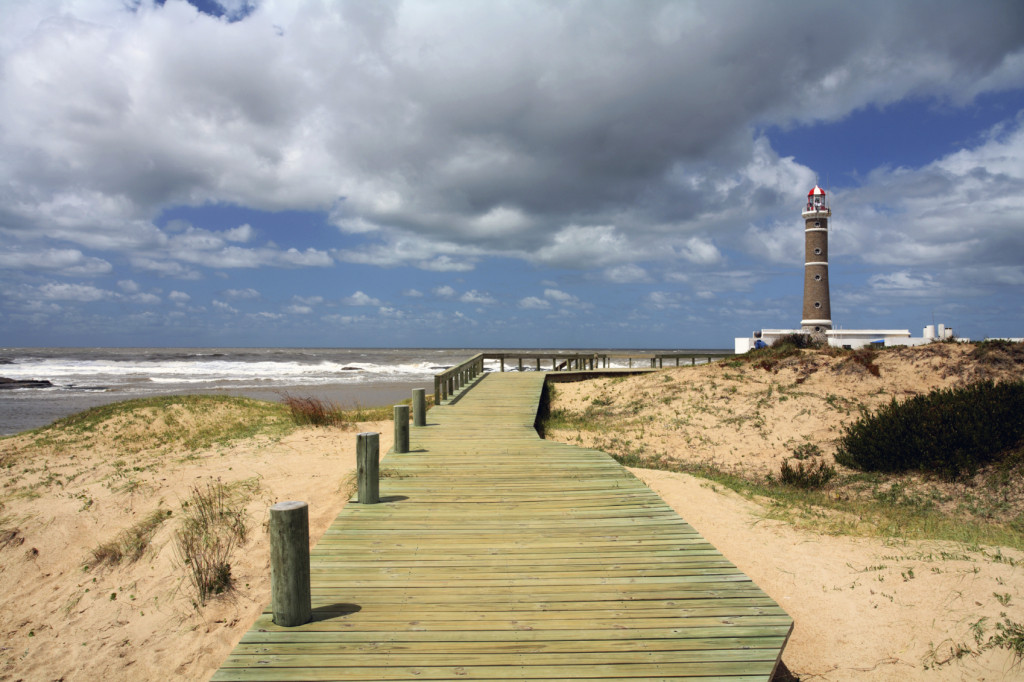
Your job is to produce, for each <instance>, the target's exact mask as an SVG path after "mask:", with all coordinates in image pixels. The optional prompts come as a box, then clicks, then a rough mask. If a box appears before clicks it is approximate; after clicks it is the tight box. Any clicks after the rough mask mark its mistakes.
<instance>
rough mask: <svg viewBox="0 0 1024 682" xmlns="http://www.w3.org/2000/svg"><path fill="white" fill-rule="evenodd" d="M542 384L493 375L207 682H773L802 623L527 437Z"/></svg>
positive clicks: (407, 460)
mask: <svg viewBox="0 0 1024 682" xmlns="http://www.w3.org/2000/svg"><path fill="white" fill-rule="evenodd" d="M543 380H544V374H543V373H538V372H515V373H505V374H500V375H498V374H485V375H483V376H482V377H477V378H474V380H473V382H472V383H471V384H470V385H468V386H465V387H463V388H461V389H460V390H458V391H457V394H456V395H455V396H454V398H453V400H452V401H451V402H450V404H447V405H441V406H437V407H434V408H433V409H431V410H430V411H429V412H428V413H427V420H426V421H427V426H422V427H415V428H413V429H411V434H410V447H409V450H410V451H409V452H407V453H400V454H399V453H394V452H392V453H389V454H388V455H387V456H386V457H385V458H384V460H383V461H382V462H381V471H382V475H383V478H382V479H381V483H380V488H381V490H380V495H381V500H382V503H381V504H375V505H348V506H346V507H345V508H344V509H343V510H342V512H341V514H339V515H338V517H337V519H335V521H334V523H332V524H331V527H330V528H329V529H328V531H327V532H326V533H325V534H324V536H323V537H322V539H321V540H320V542H319V543H318V545H317V546H316V548H314V550H313V551H312V554H311V562H310V563H311V581H312V604H313V613H314V615H313V621H312V622H310V623H307V624H306V625H302V626H300V627H295V628H284V627H281V626H278V625H276V624H274V623H273V622H272V614H271V613H270V612H269V611H266V612H265V613H264V614H263V615H261V616H260V617H259V618H258V619H257V621H256V623H255V624H254V625H253V627H252V628H251V629H250V631H249V632H248V633H247V634H246V635H245V636H244V637H243V639H242V641H241V642H240V643H239V644H238V646H237V647H236V648H235V650H234V651H233V652H232V654H231V656H229V657H228V659H227V660H226V661H225V662H224V665H223V666H222V667H221V669H220V670H219V671H218V672H217V673H216V675H215V676H214V678H213V679H214V680H270V679H275V680H278V679H280V680H406V679H419V680H442V679H489V680H538V681H539V680H623V681H626V680H628V681H630V682H641V681H644V680H668V679H688V680H712V679H715V680H721V679H729V680H737V681H739V680H744V681H748V680H749V681H753V680H760V681H762V682H763V681H765V680H768V679H769V678H770V676H771V674H772V671H773V670H774V668H775V666H776V664H777V662H778V660H779V657H780V656H781V652H782V649H783V648H784V647H785V644H786V641H787V640H788V637H789V634H790V632H791V631H792V619H791V618H790V617H789V616H788V615H787V614H786V613H785V611H783V610H782V609H781V608H780V607H779V606H778V605H777V604H776V603H775V602H774V601H773V600H772V599H771V598H770V597H768V596H767V595H766V594H764V592H763V591H762V590H761V589H760V588H758V587H757V586H756V585H755V584H754V583H753V582H751V581H750V579H749V578H748V577H747V576H746V575H744V574H743V573H742V572H741V571H739V570H738V569H737V568H736V567H735V566H734V565H733V564H732V563H731V562H729V561H728V559H727V558H725V557H723V556H722V555H721V554H720V553H719V552H718V551H717V550H716V549H715V548H714V547H713V546H712V545H710V543H708V542H707V541H706V540H704V538H702V537H701V536H700V535H699V534H698V533H697V532H696V531H695V530H694V529H693V528H692V527H691V526H690V525H689V524H687V523H686V522H685V521H684V520H683V519H681V518H679V516H678V515H677V514H676V513H675V512H674V511H672V509H671V508H669V507H668V505H666V504H665V503H664V501H662V500H661V499H660V498H659V497H658V496H657V495H655V494H654V493H653V492H651V491H650V490H649V489H648V488H646V487H645V486H644V485H643V484H641V483H640V482H639V481H638V480H637V479H636V478H634V477H633V476H632V475H631V474H629V472H628V471H626V470H625V469H623V468H622V467H621V466H619V465H618V464H617V463H616V462H615V461H614V460H612V459H611V458H610V457H609V456H608V455H606V454H604V453H602V452H599V451H596V450H589V449H582V448H574V447H572V446H567V445H562V444H557V443H548V442H546V441H543V440H541V439H540V438H538V437H537V434H536V432H535V431H534V429H533V423H534V419H535V415H536V409H537V405H538V401H539V399H540V395H541V390H542V388H543Z"/></svg>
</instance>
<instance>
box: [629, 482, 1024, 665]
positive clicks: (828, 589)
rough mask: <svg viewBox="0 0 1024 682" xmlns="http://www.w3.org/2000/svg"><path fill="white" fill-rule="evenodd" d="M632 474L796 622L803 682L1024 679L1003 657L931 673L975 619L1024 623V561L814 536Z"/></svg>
mask: <svg viewBox="0 0 1024 682" xmlns="http://www.w3.org/2000/svg"><path fill="white" fill-rule="evenodd" d="M631 471H633V473H634V474H636V475H637V476H638V477H639V478H640V479H641V480H643V481H644V482H645V483H646V484H647V485H648V486H650V487H651V489H653V490H654V491H655V492H657V493H658V494H659V495H660V496H661V497H662V498H663V499H664V500H665V501H666V502H668V504H669V505H671V506H672V508H673V509H675V510H676V511H677V512H678V513H679V514H680V515H681V516H682V517H683V518H685V519H686V520H687V521H688V522H689V523H690V524H691V525H693V526H694V527H695V528H696V529H697V530H698V531H699V532H700V533H701V534H702V535H704V537H706V538H707V539H708V540H709V541H710V542H711V543H712V544H713V545H715V546H716V547H717V548H718V549H719V550H720V551H721V552H722V553H723V554H724V555H725V556H726V557H728V558H729V560H731V561H732V562H733V563H735V564H736V565H737V566H738V567H739V568H740V569H741V570H743V571H744V572H745V573H746V574H747V575H748V576H750V577H751V579H753V580H754V582H755V583H757V584H758V585H759V586H760V587H761V588H762V589H764V590H765V591H766V592H767V593H768V594H769V595H771V596H772V597H773V598H774V599H775V600H776V601H778V603H779V604H780V605H782V606H783V607H784V608H785V609H786V610H787V611H788V612H789V613H790V615H792V616H793V619H794V621H795V623H796V626H795V628H794V632H793V635H792V637H791V639H790V642H789V644H788V645H787V647H786V650H785V652H784V654H783V661H784V662H785V664H786V665H787V666H788V668H789V669H790V670H791V671H792V672H793V673H794V674H795V675H797V676H798V677H799V678H800V679H801V680H864V681H866V680H873V681H874V680H879V681H881V680H892V681H894V682H895V681H897V680H1016V679H1024V669H1022V667H1021V666H1020V665H1019V664H1018V665H1016V666H1015V665H1014V663H1013V658H1012V656H1011V655H1010V654H1009V652H1008V651H1006V650H1004V649H996V650H992V651H988V652H986V653H984V654H982V655H980V656H974V655H966V656H964V657H963V658H960V659H959V660H955V659H954V660H952V661H950V662H948V663H946V664H944V665H936V663H938V662H941V661H945V660H947V659H948V658H949V657H950V649H951V647H953V646H955V645H956V644H958V643H963V644H966V645H969V646H971V647H972V648H976V644H975V641H974V638H973V636H972V634H971V624H972V623H975V622H976V621H978V619H980V618H987V619H988V620H987V621H986V622H985V623H984V627H985V631H986V633H987V634H991V633H992V632H993V631H994V624H995V623H996V622H997V621H1000V620H1002V619H1001V617H1000V614H1001V613H1006V614H1007V615H1008V616H1009V617H1010V618H1011V619H1013V620H1015V621H1017V622H1021V621H1022V620H1024V563H1021V562H1024V555H1022V554H1021V553H1019V552H1013V551H1008V550H1002V551H1001V554H1002V556H1003V557H1004V558H1005V560H1004V561H995V560H993V558H992V555H993V554H994V552H995V550H994V549H991V548H988V549H986V550H984V551H983V550H980V549H974V550H970V549H965V548H964V547H963V546H960V545H955V544H953V543H939V542H885V541H881V540H877V539H873V538H853V537H830V536H825V535H819V534H816V533H813V532H808V531H803V530H799V529H797V528H794V527H793V526H790V525H788V524H786V523H783V522H779V521H772V520H768V519H765V518H763V510H762V508H761V507H760V506H759V505H758V504H756V503H754V502H751V501H749V500H746V499H744V498H742V497H740V496H739V495H737V494H735V493H733V492H731V491H727V490H722V489H721V488H717V490H716V486H714V485H713V484H709V483H708V482H707V481H702V480H701V479H697V478H694V477H691V476H687V475H685V474H674V473H669V472H665V471H651V470H645V469H632V470H631ZM1010 560H1013V561H1014V562H1016V565H1012V564H1011V563H1010ZM1006 594H1008V595H1010V596H1009V598H1008V599H1009V603H1008V605H1006V606H1004V605H1003V604H1001V603H1000V601H999V599H998V598H997V596H996V595H1006Z"/></svg>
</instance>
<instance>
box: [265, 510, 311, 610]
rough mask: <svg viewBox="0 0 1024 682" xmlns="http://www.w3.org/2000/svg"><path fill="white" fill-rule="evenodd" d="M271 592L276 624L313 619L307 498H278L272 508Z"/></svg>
mask: <svg viewBox="0 0 1024 682" xmlns="http://www.w3.org/2000/svg"><path fill="white" fill-rule="evenodd" d="M270 595H271V597H270V599H271V605H272V608H273V611H274V623H275V624H277V625H280V626H282V627H286V628H291V627H295V626H296V625H303V624H305V623H308V622H309V621H310V620H312V619H313V605H312V597H311V595H310V589H309V505H308V504H307V503H305V502H298V501H289V502H278V503H277V504H275V505H274V506H272V507H271V508H270Z"/></svg>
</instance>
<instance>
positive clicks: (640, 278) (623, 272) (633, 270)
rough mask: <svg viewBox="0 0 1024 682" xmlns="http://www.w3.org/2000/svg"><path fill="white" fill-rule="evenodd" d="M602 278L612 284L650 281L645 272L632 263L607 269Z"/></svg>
mask: <svg viewBox="0 0 1024 682" xmlns="http://www.w3.org/2000/svg"><path fill="white" fill-rule="evenodd" d="M604 277H605V279H607V280H608V281H609V282H614V283H615V284H630V283H633V282H648V281H650V277H648V275H647V271H646V270H644V269H643V268H642V267H640V266H639V265H636V264H634V263H628V264H626V265H618V266H616V267H613V268H608V269H606V270H605V271H604Z"/></svg>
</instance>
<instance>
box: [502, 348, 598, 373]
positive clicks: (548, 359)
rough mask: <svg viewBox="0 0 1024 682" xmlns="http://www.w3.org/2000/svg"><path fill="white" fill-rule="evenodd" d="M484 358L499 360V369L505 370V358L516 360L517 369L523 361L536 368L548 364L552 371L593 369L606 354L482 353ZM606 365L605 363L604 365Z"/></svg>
mask: <svg viewBox="0 0 1024 682" xmlns="http://www.w3.org/2000/svg"><path fill="white" fill-rule="evenodd" d="M483 356H484V360H498V361H500V362H501V371H502V372H504V371H505V361H506V360H509V361H511V360H516V361H517V362H518V369H519V371H520V372H522V371H523V361H524V360H526V361H527V362H529V363H530V364H536V368H535V369H536V370H537V371H538V372H539V371H541V369H543V367H542V365H545V364H547V365H550V367H551V371H552V372H559V371H567V370H583V369H595V368H597V367H600V366H601V364H600V363H601V359H602V358H606V357H607V356H604V355H601V354H600V353H520V352H515V351H513V352H511V353H484V354H483ZM605 366H607V364H606V365H605Z"/></svg>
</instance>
